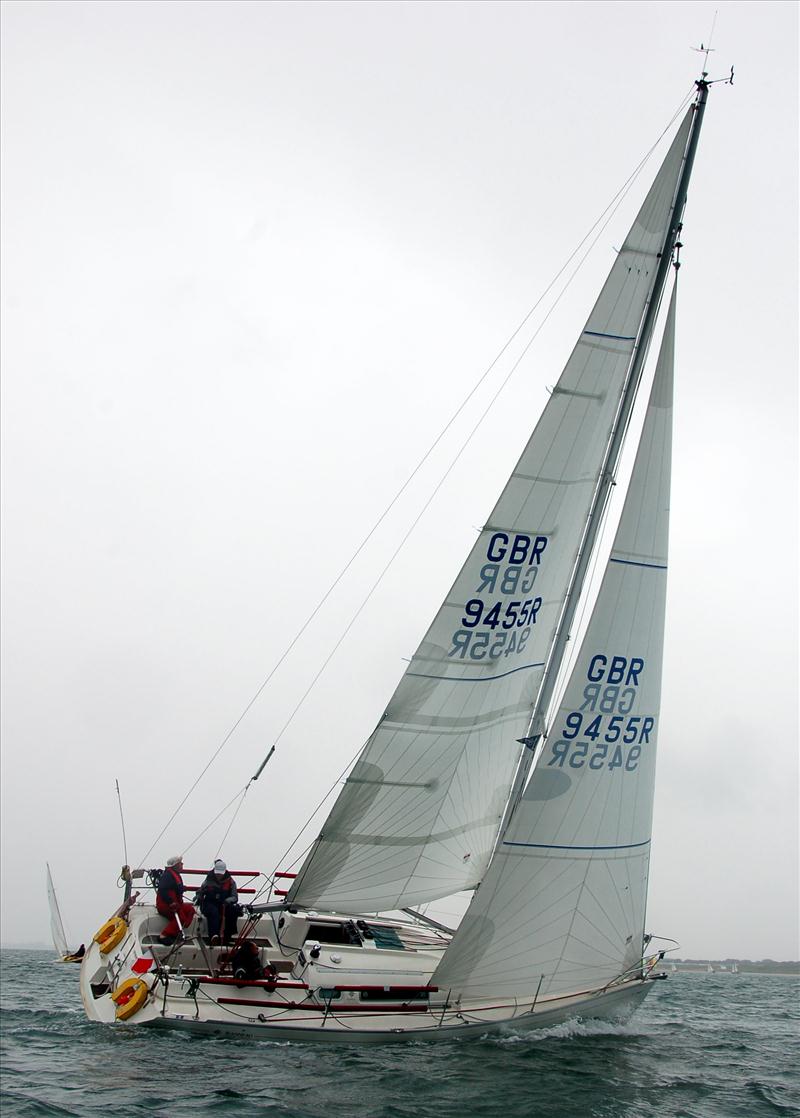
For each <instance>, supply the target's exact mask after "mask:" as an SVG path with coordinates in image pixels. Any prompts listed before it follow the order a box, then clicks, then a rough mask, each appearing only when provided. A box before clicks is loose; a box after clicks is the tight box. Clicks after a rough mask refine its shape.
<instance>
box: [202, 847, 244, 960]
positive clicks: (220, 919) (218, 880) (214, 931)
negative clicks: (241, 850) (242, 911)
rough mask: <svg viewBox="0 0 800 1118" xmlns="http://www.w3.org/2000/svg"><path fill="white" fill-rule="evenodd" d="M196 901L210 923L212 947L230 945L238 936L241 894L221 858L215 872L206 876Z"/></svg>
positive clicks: (218, 859)
mask: <svg viewBox="0 0 800 1118" xmlns="http://www.w3.org/2000/svg"><path fill="white" fill-rule="evenodd" d="M195 900H196V901H197V903H198V904H199V905H200V911H201V912H202V914H203V915H204V916H205V918H206V920H207V921H208V937H209V942H210V943H211V944H212V945H213V944H217V943H220V942H222V943H230V942H231V940H232V939H233V938H234V936H235V935H236V918H237V916H238V915H239V908H238V905H239V893H238V890H237V888H236V882H235V881H234V880H233V878H232V877H231V875H230V874H229V873H228V867H227V866H226V865H225V863H224V862H223V861H222V859H221V858H217V860H216V862H215V863H214V868H213V870H212V871H211V873H209V874H207V875H206V878H205V880H204V881H203V884H202V885H201V886H200V888H199V889H198V891H197V897H196V898H195Z"/></svg>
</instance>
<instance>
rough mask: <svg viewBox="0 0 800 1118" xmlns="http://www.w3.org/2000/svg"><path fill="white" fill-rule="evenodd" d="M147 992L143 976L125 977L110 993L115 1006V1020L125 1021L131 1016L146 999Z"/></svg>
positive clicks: (148, 989)
mask: <svg viewBox="0 0 800 1118" xmlns="http://www.w3.org/2000/svg"><path fill="white" fill-rule="evenodd" d="M149 993H150V988H149V986H148V985H147V983H146V982H145V980H144V979H143V978H126V979H125V981H124V982H123V983H122V984H121V985H120V986H118V987H117V988H116V990H115V991H114V993H113V994H112V995H111V1000H112V1002H114V1004H115V1005H116V1007H117V1013H116V1017H117V1020H118V1021H127V1020H128V1018H129V1017H133V1015H134V1013H137V1012H138V1011H139V1010H140V1009H141V1008H142V1006H143V1005H144V1003H145V1002H146V1001H147V995H148V994H149Z"/></svg>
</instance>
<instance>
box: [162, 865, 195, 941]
mask: <svg viewBox="0 0 800 1118" xmlns="http://www.w3.org/2000/svg"><path fill="white" fill-rule="evenodd" d="M182 869H183V856H182V855H180V854H178V855H176V856H175V857H174V858H167V865H166V868H165V870H164V872H163V873H162V874H161V877H160V878H159V882H158V892H157V893H156V908H157V909H158V912H159V914H160V915H161V916H166V917H167V925H166V927H165V928H163V929H162V931H161V935H160V937H159V938H160V940H161V942H162V943H174V941H175V937H176V936H177V935H178V932H179V931H180V930H181V929H182V928H183V929H185V928H187V927H188V926H189V924H191V922H192V919H193V918H194V905H191V904H189V902H188V901H184V899H183V894H184V891H185V889H186V886H185V885H184V884H183V878H182V877H181V870H182ZM176 917H177V919H176ZM178 921H180V926H179V925H178Z"/></svg>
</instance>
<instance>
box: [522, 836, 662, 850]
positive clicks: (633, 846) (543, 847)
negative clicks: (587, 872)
mask: <svg viewBox="0 0 800 1118" xmlns="http://www.w3.org/2000/svg"><path fill="white" fill-rule="evenodd" d="M649 845H650V839H647V841H646V842H632V843H629V844H628V845H627V846H548V845H547V843H543V842H507V841H504V842H503V846H527V847H532V848H533V849H535V850H635V849H636V848H637V847H638V846H649Z"/></svg>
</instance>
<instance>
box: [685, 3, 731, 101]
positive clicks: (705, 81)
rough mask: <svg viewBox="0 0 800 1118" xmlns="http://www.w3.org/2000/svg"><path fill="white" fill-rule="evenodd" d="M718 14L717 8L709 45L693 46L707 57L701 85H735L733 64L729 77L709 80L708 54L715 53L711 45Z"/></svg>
mask: <svg viewBox="0 0 800 1118" xmlns="http://www.w3.org/2000/svg"><path fill="white" fill-rule="evenodd" d="M718 15H719V10H718V9H717V10H716V11H715V12H714V19H713V21H712V23H711V34H710V35H709V37H708V46H706V45H705V43H701V44H700V46H699V47H692V50H693V51H696V52H697V53H698V54H702V55H705V57H704V59H703V72H702V74H701V75H700V80H699V81H698V83H697V85H698V86H700V85H704V86H709V85H717V83H718V82H722V83H723V84H724V85H733V66H731V72H730V74H729V75H728V77H727V78H714V79H712V81H708V56H709V55H710V54H713V53H714V51H715V48H714V47H712V46H711V43H712V42H713V39H714V29H715V28H716V26H717V16H718Z"/></svg>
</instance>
